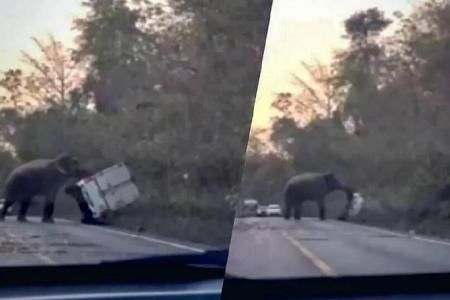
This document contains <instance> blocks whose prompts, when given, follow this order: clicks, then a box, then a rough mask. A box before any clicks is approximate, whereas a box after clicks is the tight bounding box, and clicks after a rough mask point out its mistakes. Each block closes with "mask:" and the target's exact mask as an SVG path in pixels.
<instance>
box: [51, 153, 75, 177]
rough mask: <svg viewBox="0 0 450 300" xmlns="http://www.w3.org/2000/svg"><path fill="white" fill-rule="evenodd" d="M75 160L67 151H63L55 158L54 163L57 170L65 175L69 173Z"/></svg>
mask: <svg viewBox="0 0 450 300" xmlns="http://www.w3.org/2000/svg"><path fill="white" fill-rule="evenodd" d="M73 162H74V159H73V158H72V157H71V156H70V155H69V154H67V153H66V152H63V153H61V154H59V155H58V156H57V157H56V158H55V160H54V165H55V168H56V170H58V172H60V173H61V174H63V175H67V174H68V173H69V170H70V166H71V164H73Z"/></svg>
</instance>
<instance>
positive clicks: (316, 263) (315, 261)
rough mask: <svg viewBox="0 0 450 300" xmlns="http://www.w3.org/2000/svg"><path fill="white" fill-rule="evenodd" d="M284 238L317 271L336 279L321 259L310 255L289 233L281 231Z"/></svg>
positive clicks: (334, 274) (333, 272)
mask: <svg viewBox="0 0 450 300" xmlns="http://www.w3.org/2000/svg"><path fill="white" fill-rule="evenodd" d="M282 233H283V235H284V237H285V238H286V239H287V240H288V241H289V242H290V243H291V244H292V245H293V246H294V247H295V248H297V250H299V251H300V252H301V253H302V254H303V256H305V257H306V258H307V259H309V260H310V261H311V262H312V264H313V265H314V266H315V267H316V268H317V269H319V271H320V272H321V273H322V274H323V275H325V276H329V277H336V276H337V273H336V271H334V270H333V269H332V268H331V267H330V266H329V265H327V263H325V262H324V261H323V260H322V259H321V258H319V257H318V256H316V255H315V254H314V253H312V252H311V251H310V250H309V249H308V248H306V247H305V246H303V245H302V244H301V243H300V242H299V241H298V240H296V239H295V238H293V237H292V236H291V235H290V234H289V233H287V232H285V231H283V232H282Z"/></svg>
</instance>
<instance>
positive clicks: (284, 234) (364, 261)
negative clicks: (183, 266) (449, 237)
mask: <svg viewBox="0 0 450 300" xmlns="http://www.w3.org/2000/svg"><path fill="white" fill-rule="evenodd" d="M449 271H450V242H447V241H443V240H435V239H431V238H425V237H419V236H411V235H406V234H401V233H396V232H391V231H388V230H383V229H379V228H374V227H366V226H362V225H356V224H351V223H346V222H340V221H335V220H327V221H320V220H318V219H312V218H302V220H296V221H295V220H284V219H282V218H238V219H236V220H235V224H234V229H233V235H232V239H231V244H230V253H229V258H228V264H227V273H228V274H230V275H235V276H243V277H247V278H288V277H296V278H299V277H321V276H330V277H333V276H348V275H381V274H411V273H422V272H426V273H429V272H449Z"/></svg>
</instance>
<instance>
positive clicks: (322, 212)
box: [317, 199, 327, 221]
mask: <svg viewBox="0 0 450 300" xmlns="http://www.w3.org/2000/svg"><path fill="white" fill-rule="evenodd" d="M317 204H318V205H319V218H320V219H321V220H322V221H324V220H326V218H327V216H326V211H325V201H324V200H323V199H321V200H319V201H318V202H317Z"/></svg>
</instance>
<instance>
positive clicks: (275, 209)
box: [266, 204, 282, 217]
mask: <svg viewBox="0 0 450 300" xmlns="http://www.w3.org/2000/svg"><path fill="white" fill-rule="evenodd" d="M266 215H267V216H268V217H271V216H276V217H279V216H281V215H282V213H281V206H280V205H278V204H270V205H268V206H267V207H266Z"/></svg>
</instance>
